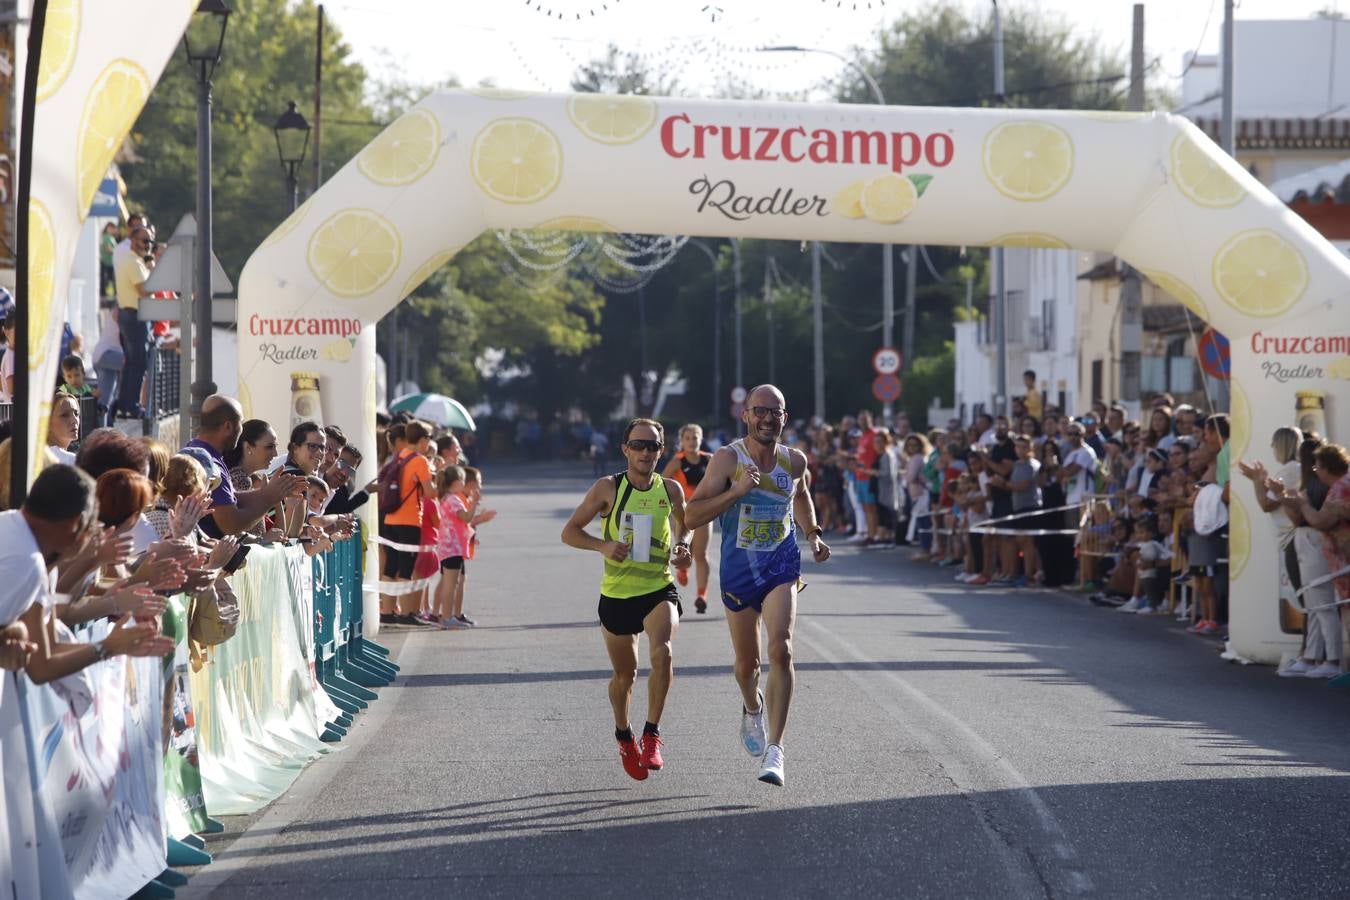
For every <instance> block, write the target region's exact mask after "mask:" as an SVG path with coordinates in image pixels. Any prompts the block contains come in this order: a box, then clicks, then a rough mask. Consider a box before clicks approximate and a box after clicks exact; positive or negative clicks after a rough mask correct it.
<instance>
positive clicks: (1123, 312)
mask: <svg viewBox="0 0 1350 900" xmlns="http://www.w3.org/2000/svg"><path fill="white" fill-rule="evenodd" d="M1129 108H1130V109H1131V110H1134V111H1135V112H1142V111H1143V109H1144V4H1142V3H1136V4H1135V5H1134V38H1133V41H1132V42H1131V44H1130V99H1129ZM1143 304H1144V301H1143V295H1142V285H1141V284H1140V276H1139V271H1138V270H1137V269H1135V268H1134V266H1131V265H1130V264H1128V263H1122V267H1121V276H1120V384H1119V385H1118V389H1119V392H1120V393H1119V398H1120V400H1121V402H1123V403H1124V404H1125V407H1126V408H1127V409H1128V410H1129V412H1130V415H1131V416H1137V415H1138V414H1139V402H1140V400H1141V399H1143V398H1142V397H1141V396H1140V384H1139V367H1140V357H1141V355H1142V351H1143V349H1144V305H1143ZM1092 399H1094V400H1095V399H1096V398H1095V397H1094V398H1092ZM1103 399H1105V398H1103Z"/></svg>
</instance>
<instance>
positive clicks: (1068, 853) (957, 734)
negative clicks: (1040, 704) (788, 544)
mask: <svg viewBox="0 0 1350 900" xmlns="http://www.w3.org/2000/svg"><path fill="white" fill-rule="evenodd" d="M802 624H804V625H806V626H807V627H806V628H799V629H798V631H797V637H798V639H800V640H801V641H802V643H804V644H806V645H807V646H808V647H810V648H811V649H812V650H813V651H815V652H816V653H817V654H818V655H819V656H820V657H821V659H822V660H824V661H825V662H828V663H830V664H831V665H835V667H836V668H837V669H838V671H839V672H840V673H841V674H843V675H844V676H845V677H847V678H848V679H849V680H851V681H853V682H854V683H855V684H857V685H858V687H859V688H861V689H862V690H863V691H864V692H866V693H867V694H868V695H869V696H870V697H871V698H872V699H873V701H874V702H876V703H877V705H879V706H881V707H882V708H883V709H885V710H886V711H887V712H888V713H890V714H891V716H893V717H894V718H895V719H896V720H897V721H898V722H899V723H900V724H901V725H902V726H903V727H904V728H905V730H906V731H907V732H909V733H911V734H913V735H914V736H915V737H916V738H918V739H919V740H920V741H921V742H923V743H924V744H925V745H926V746H927V748H928V750H929V753H930V754H931V755H932V756H933V758H934V759H935V760H936V761H937V762H938V763H939V765H941V766H942V768H943V769H944V771H946V772H947V773H948V776H949V777H950V778H951V780H952V782H953V784H954V785H955V786H956V787H957V788H958V789H960V790H961V791H962V793H963V794H964V795H965V796H966V798H967V799H968V800H970V802H971V808H972V811H973V812H974V814H975V816H976V818H977V819H978V820H979V822H980V824H981V826H982V827H983V828H984V831H985V834H986V836H987V837H988V838H989V840H990V843H991V844H992V845H993V847H994V849H995V851H996V852H997V853H998V854H999V857H1000V860H1001V861H1002V863H1003V865H1004V867H1005V868H1006V869H1007V871H1008V875H1009V877H1010V878H1011V879H1012V880H1013V885H1012V887H1013V889H1014V890H1013V893H1014V894H1015V895H1017V896H1026V895H1027V894H1028V893H1056V892H1055V891H1050V890H1049V888H1050V885H1048V884H1046V883H1045V880H1046V874H1047V873H1044V872H1040V871H1039V869H1040V867H1039V866H1038V865H1037V863H1036V857H1035V852H1034V848H1032V847H1030V846H1019V844H1020V843H1022V842H1016V843H1015V842H1014V838H1015V836H1013V835H1007V834H1004V833H1003V832H1002V831H1000V830H999V828H998V827H997V826H996V825H995V823H994V822H993V821H992V820H991V818H990V817H989V815H988V813H987V812H986V811H985V810H984V809H983V808H981V806H980V805H979V802H978V801H977V800H976V798H974V797H972V794H975V793H990V792H1005V793H1007V794H1009V795H1011V796H1015V797H1017V798H1018V799H1019V800H1021V801H1022V803H1023V804H1024V805H1025V806H1026V807H1027V808H1028V809H1030V810H1031V812H1032V814H1033V815H1034V817H1035V820H1036V822H1037V824H1038V825H1039V827H1040V829H1041V831H1042V833H1043V834H1044V836H1045V838H1046V839H1047V840H1048V841H1049V843H1050V847H1051V849H1052V850H1053V851H1054V854H1055V855H1056V856H1057V857H1059V859H1060V860H1062V861H1063V862H1065V863H1072V862H1073V861H1074V860H1075V859H1076V858H1077V853H1076V852H1075V851H1074V849H1073V845H1072V844H1071V843H1070V842H1069V840H1068V838H1067V837H1066V836H1065V834H1064V829H1063V828H1062V827H1061V826H1060V824H1059V820H1058V819H1056V818H1055V814H1054V813H1053V812H1051V811H1050V808H1049V807H1048V806H1046V804H1045V801H1044V800H1042V799H1041V797H1040V795H1039V794H1037V793H1036V790H1035V788H1033V787H1032V786H1031V783H1030V782H1029V781H1027V779H1026V777H1025V776H1024V775H1023V774H1022V773H1021V772H1019V771H1018V770H1017V768H1016V767H1015V766H1014V765H1013V764H1012V763H1011V762H1009V761H1008V760H1007V759H1005V758H1004V757H1003V756H1002V755H1001V754H1000V753H999V752H998V750H997V749H995V748H994V746H993V745H991V744H990V743H989V742H988V741H986V740H985V739H984V738H983V737H981V736H980V734H979V733H978V732H976V731H975V729H973V728H971V727H970V726H969V725H968V724H966V723H965V722H964V721H962V720H961V718H959V717H958V716H957V715H955V714H954V713H952V712H951V711H950V710H948V709H947V708H946V707H944V706H943V705H942V704H941V703H939V702H938V701H936V700H934V699H933V698H932V697H930V696H928V695H927V694H925V693H924V692H923V691H921V690H919V688H917V687H915V686H914V685H913V684H911V683H910V682H908V681H906V680H905V679H904V678H901V677H900V676H899V675H897V674H896V673H895V672H891V671H887V670H886V669H883V668H882V667H881V666H880V665H878V664H877V663H876V661H875V660H873V659H871V658H870V657H869V656H867V654H865V653H863V652H862V651H861V650H860V649H859V648H858V647H857V646H855V645H854V644H853V643H852V642H851V641H849V640H848V639H847V638H844V637H841V636H840V635H838V634H837V633H835V632H833V631H831V630H830V629H829V628H827V627H826V626H824V625H822V624H820V623H819V622H816V621H814V620H812V619H809V618H808V619H806V620H805V621H804V622H803V623H802ZM808 629H809V630H813V631H816V632H819V635H820V637H823V638H824V639H825V640H827V641H829V642H830V643H832V644H834V646H835V647H836V648H838V650H840V651H842V652H840V653H831V652H830V650H829V648H828V647H826V646H825V645H824V644H822V643H821V641H820V640H817V639H813V638H812V637H811V636H810V635H809V634H808V633H807V631H808ZM840 657H845V658H846V659H847V661H849V662H853V663H861V664H863V665H871V666H874V668H873V669H872V671H875V672H876V673H877V674H879V675H882V676H883V677H885V678H886V679H887V680H888V681H890V682H891V683H892V684H894V685H895V686H896V687H898V688H899V689H900V690H901V691H902V692H903V694H904V696H905V697H906V698H907V699H908V700H909V701H911V704H912V706H911V708H905V707H903V706H901V704H900V703H899V702H897V698H895V697H894V695H890V694H887V693H885V692H878V691H876V690H875V687H876V685H875V683H874V682H873V681H870V680H869V679H867V678H864V677H863V673H861V672H859V671H858V670H856V669H852V668H845V667H843V666H839V665H837V664H838V663H839V662H843V661H845V660H844V659H841V658H840ZM914 707H917V708H914ZM924 718H927V719H929V720H930V721H929V722H928V723H927V725H925V723H924V722H923V719H924ZM944 732H945V733H944ZM982 773H983V774H982ZM1028 863H1030V865H1032V866H1036V867H1037V871H1028V869H1027V864H1028ZM1063 880H1064V882H1065V883H1064V885H1063V888H1064V889H1066V890H1067V891H1068V892H1069V893H1072V894H1087V893H1091V892H1092V890H1093V884H1092V879H1091V878H1089V877H1088V875H1087V873H1085V872H1083V871H1081V870H1080V869H1076V868H1069V867H1066V868H1065V869H1064V871H1063Z"/></svg>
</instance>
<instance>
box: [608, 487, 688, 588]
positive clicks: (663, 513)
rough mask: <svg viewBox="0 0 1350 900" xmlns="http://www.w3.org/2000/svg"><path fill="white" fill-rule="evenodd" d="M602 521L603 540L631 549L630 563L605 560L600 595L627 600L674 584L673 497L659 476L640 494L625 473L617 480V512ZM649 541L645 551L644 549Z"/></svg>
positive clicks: (612, 510) (627, 561)
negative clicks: (671, 551)
mask: <svg viewBox="0 0 1350 900" xmlns="http://www.w3.org/2000/svg"><path fill="white" fill-rule="evenodd" d="M602 521H603V527H602V532H603V538H604V540H607V541H622V542H623V543H625V544H627V545H628V547H629V551H628V559H626V560H624V561H623V562H621V563H616V562H614V561H613V560H612V559H610V558H609V557H608V556H606V557H605V558H604V559H605V574H604V577H603V578H601V580H600V593H601V594H603V595H604V596H606V597H614V598H616V599H624V598H627V597H640V596H642V595H643V594H650V593H652V592H654V591H659V590H661V589H662V588H664V587H665V586H666V585H668V584H670V583H671V582H672V581H673V578H672V577H671V574H670V539H671V533H670V495H669V494H667V493H666V483H665V481H664V479H662V478H661V476H660V475H656V474H654V475H653V476H652V484H651V487H649V488H647V490H645V491H640V490H638V489H637V486H636V485H634V484H633V483H632V482H631V481H629V480H628V476H627V474H625V473H621V474H619V475H615V476H614V508H613V509H611V510H610V511H609V515H607V516H605V517H604V519H603V520H602ZM644 537H645V538H646V539H647V540H646V542H645V543H646V547H645V548H644V547H643V546H642V544H643V541H642V539H643V538H644Z"/></svg>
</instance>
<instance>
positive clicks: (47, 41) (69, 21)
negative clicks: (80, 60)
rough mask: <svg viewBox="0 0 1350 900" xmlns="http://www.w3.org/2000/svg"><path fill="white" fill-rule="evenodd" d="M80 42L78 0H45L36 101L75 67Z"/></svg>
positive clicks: (47, 94) (45, 97)
mask: <svg viewBox="0 0 1350 900" xmlns="http://www.w3.org/2000/svg"><path fill="white" fill-rule="evenodd" d="M79 39H80V0H48V3H47V19H46V24H45V25H44V26H43V29H42V59H41V61H40V62H39V63H38V80H37V102H38V103H41V102H42V101H43V100H46V99H47V98H48V97H50V96H51V95H52V94H55V93H56V91H57V89H59V88H60V87H61V85H63V84H65V82H66V77H67V76H68V75H70V69H71V67H72V66H73V65H74V64H75V48H76V46H77V44H78V43H79Z"/></svg>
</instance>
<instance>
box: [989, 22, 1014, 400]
mask: <svg viewBox="0 0 1350 900" xmlns="http://www.w3.org/2000/svg"><path fill="white" fill-rule="evenodd" d="M990 2H991V3H993V4H994V102H995V103H997V104H998V105H999V106H1002V105H1003V19H1002V18H1001V17H1000V16H999V12H998V0H990ZM993 263H994V309H993V313H994V315H993V319H994V340H995V341H996V342H997V343H998V376H997V379H996V383H997V385H998V398H997V400H995V402H994V408H995V412H996V414H999V415H1009V414H1010V413H1011V412H1012V403H1011V402H1010V400H1009V397H1008V289H1007V284H1006V281H1005V269H1004V262H1003V248H1002V247H995V248H994V258H993Z"/></svg>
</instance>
